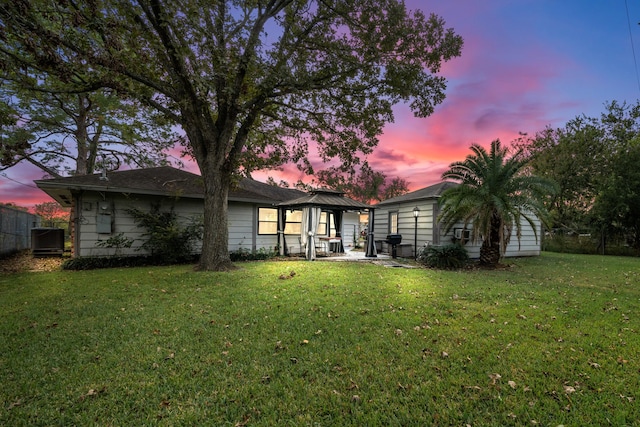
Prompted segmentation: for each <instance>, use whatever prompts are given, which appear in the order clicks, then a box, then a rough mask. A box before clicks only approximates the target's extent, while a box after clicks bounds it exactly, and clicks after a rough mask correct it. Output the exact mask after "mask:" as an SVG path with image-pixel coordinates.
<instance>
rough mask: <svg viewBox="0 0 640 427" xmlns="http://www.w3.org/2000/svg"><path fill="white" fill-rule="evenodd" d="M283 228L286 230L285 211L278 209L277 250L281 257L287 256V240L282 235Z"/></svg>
mask: <svg viewBox="0 0 640 427" xmlns="http://www.w3.org/2000/svg"><path fill="white" fill-rule="evenodd" d="M285 228H287V210H286V209H283V208H280V209H278V248H279V250H280V255H281V256H286V255H289V248H287V238H286V237H285V234H284V230H285Z"/></svg>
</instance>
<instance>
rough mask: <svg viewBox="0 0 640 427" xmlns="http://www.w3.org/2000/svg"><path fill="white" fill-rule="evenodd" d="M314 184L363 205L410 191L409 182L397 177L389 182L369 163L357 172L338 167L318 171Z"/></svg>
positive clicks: (364, 164)
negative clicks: (339, 192) (341, 193)
mask: <svg viewBox="0 0 640 427" xmlns="http://www.w3.org/2000/svg"><path fill="white" fill-rule="evenodd" d="M314 184H316V185H317V186H321V187H328V188H332V189H334V190H338V191H342V192H344V193H345V194H346V195H347V196H348V197H350V198H352V199H354V200H358V201H361V202H363V203H375V202H379V201H382V200H385V199H389V198H391V197H395V196H400V195H402V194H405V193H407V192H408V191H409V186H408V183H407V181H405V180H404V179H402V178H397V177H396V178H393V179H392V180H389V179H388V178H387V176H386V175H385V174H384V173H382V172H377V171H374V170H373V169H372V168H371V166H369V164H368V163H367V162H364V163H363V164H362V165H361V167H360V168H359V170H357V171H356V169H353V168H352V169H351V170H348V171H345V170H344V169H343V168H337V167H331V168H328V169H323V170H319V171H316V173H315V179H314Z"/></svg>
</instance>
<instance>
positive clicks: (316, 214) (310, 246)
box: [300, 207, 322, 260]
mask: <svg viewBox="0 0 640 427" xmlns="http://www.w3.org/2000/svg"><path fill="white" fill-rule="evenodd" d="M321 211H322V210H321V209H320V208H315V207H305V208H304V209H302V231H301V233H300V241H301V242H302V243H303V244H304V246H305V250H304V253H305V257H306V258H307V259H308V260H314V259H315V258H316V233H317V232H318V225H319V224H320V213H321Z"/></svg>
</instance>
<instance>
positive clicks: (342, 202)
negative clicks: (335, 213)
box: [278, 188, 374, 211]
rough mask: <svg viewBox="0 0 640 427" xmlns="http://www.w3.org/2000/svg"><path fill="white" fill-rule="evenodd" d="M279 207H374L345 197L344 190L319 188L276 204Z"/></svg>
mask: <svg viewBox="0 0 640 427" xmlns="http://www.w3.org/2000/svg"><path fill="white" fill-rule="evenodd" d="M278 206H279V207H283V208H289V209H295V208H304V207H310V206H313V207H317V208H321V209H323V210H342V211H359V210H370V209H374V208H373V207H372V206H371V205H367V204H366V203H362V202H359V201H357V200H353V199H350V198H348V197H345V195H344V192H342V191H336V190H330V189H328V188H320V189H316V190H312V191H311V192H310V193H309V194H306V195H304V196H302V197H299V198H297V199H293V200H287V201H286V202H282V203H280V204H278Z"/></svg>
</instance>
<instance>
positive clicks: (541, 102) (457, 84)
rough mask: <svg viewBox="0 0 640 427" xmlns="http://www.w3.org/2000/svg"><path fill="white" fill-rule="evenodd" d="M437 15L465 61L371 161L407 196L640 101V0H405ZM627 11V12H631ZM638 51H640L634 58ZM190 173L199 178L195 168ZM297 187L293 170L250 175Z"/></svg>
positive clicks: (12, 183) (3, 188)
mask: <svg viewBox="0 0 640 427" xmlns="http://www.w3.org/2000/svg"><path fill="white" fill-rule="evenodd" d="M406 3H407V6H408V7H409V8H410V9H416V8H420V9H422V10H423V11H424V12H425V13H430V12H434V13H436V14H438V15H440V16H441V17H443V18H444V19H445V21H446V26H447V27H452V28H453V29H454V30H455V32H456V33H457V34H459V35H461V36H462V37H463V38H464V48H463V52H462V56H461V57H459V58H456V59H454V60H453V61H451V62H449V63H446V64H445V65H444V66H443V68H442V70H441V74H442V75H443V76H445V77H446V78H447V79H448V87H447V98H446V99H445V101H444V103H442V104H441V105H439V106H437V107H436V111H435V113H434V114H433V115H432V116H430V117H428V118H426V119H417V118H414V117H413V114H412V113H411V112H410V111H409V109H408V107H407V106H403V105H399V106H397V107H396V109H395V113H396V114H395V116H396V117H395V123H391V124H389V125H388V126H387V127H386V128H385V132H384V134H383V135H381V137H380V144H379V146H378V148H377V149H376V150H375V152H374V153H373V154H372V155H371V156H370V157H369V163H370V164H371V165H372V166H373V168H374V169H376V170H379V171H382V172H384V173H385V174H386V175H387V176H388V177H390V178H393V177H396V176H398V177H401V178H404V179H405V180H407V181H408V182H409V186H410V189H411V190H416V189H419V188H422V187H425V186H427V185H430V184H433V183H436V182H438V181H439V179H440V175H441V174H442V172H443V171H444V170H445V169H446V168H447V166H448V165H449V164H450V163H451V162H453V161H456V160H463V159H464V157H465V156H466V155H467V154H468V153H469V146H470V145H471V144H472V143H478V144H480V145H483V146H488V145H489V144H490V142H491V141H492V140H494V139H497V138H499V139H500V140H501V141H502V142H503V143H510V142H511V141H512V140H513V139H515V138H517V137H518V133H519V132H526V133H528V134H530V135H533V134H535V133H536V132H538V131H541V130H543V129H544V128H545V127H546V126H552V127H562V126H564V124H565V123H567V121H569V120H571V119H572V118H574V117H576V116H578V115H582V114H585V115H587V116H599V115H600V113H602V112H603V111H604V104H605V103H606V102H608V101H613V100H616V101H619V102H627V103H635V102H636V101H637V100H639V99H640V77H639V75H638V68H637V65H636V62H637V61H640V25H639V22H640V1H639V0H627V1H626V2H625V0H608V1H605V0H588V1H585V0H483V1H478V0H434V1H426V0H406ZM627 10H628V15H627ZM632 44H633V45H634V46H635V56H634V49H633V48H632ZM188 168H189V170H191V171H193V172H197V167H195V165H193V164H190V165H189V166H188ZM269 175H272V176H274V178H276V180H279V179H285V180H287V181H289V182H292V183H293V182H295V181H297V180H298V178H302V176H299V174H298V173H297V171H296V170H295V168H292V169H290V170H289V169H285V171H284V172H282V173H273V172H268V173H254V175H253V176H254V178H256V179H259V180H265V179H266V177H267V176H269ZM41 178H42V172H40V171H39V170H38V169H36V168H35V167H32V166H30V165H28V164H26V163H25V164H24V165H21V166H18V167H14V168H12V169H9V170H7V171H5V172H4V173H2V174H1V175H0V202H14V203H16V204H18V205H20V206H32V205H33V204H34V203H41V202H43V201H50V200H51V199H50V198H49V197H48V196H47V195H46V194H44V193H43V192H41V191H40V190H39V189H37V188H36V187H35V185H34V184H33V180H34V179H41Z"/></svg>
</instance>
